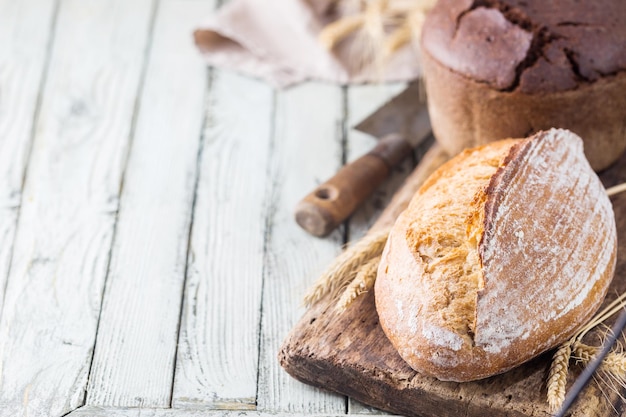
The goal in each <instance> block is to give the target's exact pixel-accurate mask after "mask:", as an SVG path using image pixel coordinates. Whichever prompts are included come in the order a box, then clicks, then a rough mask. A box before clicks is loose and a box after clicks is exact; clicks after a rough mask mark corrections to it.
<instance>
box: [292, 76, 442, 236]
mask: <svg viewBox="0 0 626 417" xmlns="http://www.w3.org/2000/svg"><path fill="white" fill-rule="evenodd" d="M355 129H357V130H359V131H362V132H364V133H367V134H370V135H372V136H374V137H377V138H380V141H379V142H378V144H377V145H376V146H375V147H374V149H372V150H371V151H369V152H368V153H367V154H365V155H363V156H361V157H360V158H358V159H356V160H355V161H353V162H351V163H349V164H347V165H344V166H343V168H341V169H340V170H339V171H338V172H337V173H336V174H335V175H334V176H333V177H332V178H330V179H329V180H327V181H325V182H324V183H323V184H321V185H320V186H318V187H317V188H315V189H314V190H313V191H312V192H311V193H309V194H308V195H307V196H306V197H304V198H303V199H302V200H301V201H300V202H299V203H298V205H297V206H296V209H295V217H296V222H297V223H298V224H299V225H300V227H302V228H303V229H304V230H306V231H307V232H309V233H311V234H312V235H314V236H319V237H323V236H326V235H328V234H329V233H330V232H331V231H333V230H334V229H335V228H336V227H337V226H339V225H340V224H341V223H342V222H343V221H344V220H345V219H347V218H348V217H349V216H350V215H351V214H352V213H353V212H354V210H356V208H357V207H358V206H359V205H360V204H361V203H363V202H364V201H365V200H366V199H367V197H369V196H370V195H371V194H372V193H373V192H374V190H375V189H376V188H377V187H378V186H379V185H380V184H381V183H382V182H383V181H384V180H385V179H386V178H387V177H388V176H389V175H390V174H391V171H392V169H393V167H394V166H396V165H398V164H399V163H400V162H402V160H404V158H406V157H407V156H409V155H410V154H411V152H412V149H413V148H414V147H416V146H417V145H419V144H420V143H422V142H423V141H424V140H425V139H426V138H427V137H428V136H429V135H430V132H431V129H430V119H429V117H428V110H427V108H426V100H425V94H424V93H423V86H422V85H421V83H420V82H418V81H415V82H412V83H411V84H409V86H408V87H407V88H406V89H405V90H404V91H402V92H401V93H400V94H399V95H397V96H395V97H394V98H392V99H391V100H390V101H388V102H387V103H386V104H384V105H383V106H382V107H381V108H379V109H378V110H376V111H375V112H374V113H372V114H371V115H370V116H368V117H367V118H366V119H364V120H363V121H362V122H360V123H359V124H358V125H356V126H355Z"/></svg>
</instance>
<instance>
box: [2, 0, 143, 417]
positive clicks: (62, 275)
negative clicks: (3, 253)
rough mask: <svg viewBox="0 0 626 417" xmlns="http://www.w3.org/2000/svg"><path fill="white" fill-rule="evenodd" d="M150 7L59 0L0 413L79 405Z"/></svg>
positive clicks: (8, 309) (6, 323)
mask: <svg viewBox="0 0 626 417" xmlns="http://www.w3.org/2000/svg"><path fill="white" fill-rule="evenodd" d="M16 3H17V2H16ZM20 4H21V2H20ZM39 4H40V5H42V6H43V5H45V2H44V1H43V0H42V1H41V2H39ZM122 4H124V6H123V7H124V12H123V13H120V8H121V5H122ZM150 7H151V3H150V2H147V1H135V2H131V3H128V2H122V1H117V2H111V3H107V4H104V3H102V2H99V1H85V0H66V1H63V2H61V3H60V7H59V9H58V17H57V21H58V24H56V25H54V31H55V32H54V35H50V36H51V37H50V39H54V43H53V44H52V45H51V48H50V51H51V52H50V54H51V55H50V60H49V65H48V70H47V75H46V82H45V84H44V85H42V88H43V90H42V92H41V94H42V95H41V104H40V110H39V111H38V117H37V121H36V123H37V124H36V126H35V128H34V137H33V145H32V151H31V155H30V160H29V164H28V170H27V171H28V172H27V174H26V176H25V182H24V191H23V197H22V199H21V209H20V216H19V222H18V226H17V232H16V237H15V243H14V249H13V255H12V265H11V270H10V273H9V277H8V283H7V289H6V296H5V304H4V310H3V314H2V318H1V321H0V335H1V337H0V364H1V371H0V372H1V373H2V390H1V394H0V402H1V403H2V404H3V408H2V410H0V414H1V415H7V416H14V415H30V416H38V415H60V414H63V413H66V412H68V411H70V410H72V409H74V408H76V407H77V406H80V405H81V404H82V401H83V395H84V389H85V384H86V380H87V374H88V368H89V363H90V361H91V354H92V349H93V343H94V338H95V325H96V322H97V315H98V311H99V305H100V300H101V294H102V285H103V282H104V277H105V271H106V264H107V262H108V255H109V249H110V241H111V233H112V227H113V222H114V217H115V211H116V207H117V199H118V193H119V184H120V181H121V173H122V167H121V165H122V161H123V160H124V158H125V152H126V149H127V148H126V144H127V142H128V138H129V129H130V124H131V115H132V106H133V103H134V100H135V96H136V90H137V85H138V83H139V79H140V74H141V68H142V65H143V55H142V52H143V50H144V48H145V45H146V43H147V39H148V27H149V22H148V20H149V15H150V14H149V10H150ZM41 10H45V7H44V8H43V9H41ZM39 11H40V10H39V9H38V8H37V7H36V6H34V7H32V8H29V12H32V13H37V12H39ZM27 16H30V15H27ZM96 116H97V117H96Z"/></svg>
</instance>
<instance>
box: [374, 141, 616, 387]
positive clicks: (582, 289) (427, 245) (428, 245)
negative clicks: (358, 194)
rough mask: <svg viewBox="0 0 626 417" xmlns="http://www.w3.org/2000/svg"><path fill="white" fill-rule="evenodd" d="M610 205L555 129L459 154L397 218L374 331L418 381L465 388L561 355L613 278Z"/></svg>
mask: <svg viewBox="0 0 626 417" xmlns="http://www.w3.org/2000/svg"><path fill="white" fill-rule="evenodd" d="M616 239H617V238H616V229H615V219H614V214H613V210H612V207H611V202H610V200H609V198H608V196H607V195H606V193H605V190H604V187H603V186H602V183H601V182H600V180H599V178H598V177H597V176H596V175H595V173H594V172H593V170H592V169H591V167H590V166H589V163H588V162H587V160H586V159H585V156H584V153H583V146H582V141H581V139H580V138H579V137H577V136H576V135H574V134H573V133H571V132H569V131H566V130H562V129H551V130H549V131H545V132H539V133H537V134H536V135H534V136H532V137H531V138H529V139H526V140H506V141H498V142H493V143H490V144H488V145H484V146H482V147H479V148H475V149H471V150H465V151H463V152H461V153H460V154H459V155H457V156H456V157H455V158H453V159H452V160H450V161H449V162H448V163H446V164H444V165H443V166H442V167H441V168H439V169H438V170H437V171H436V172H435V173H434V174H432V175H431V177H430V178H429V179H428V180H427V181H426V182H425V183H424V185H423V186H422V187H421V188H420V190H419V191H418V192H417V193H416V195H415V196H414V197H413V200H412V201H411V203H410V205H409V207H408V208H407V209H406V210H405V211H404V212H403V213H402V214H401V215H400V216H399V217H398V219H397V221H396V223H395V224H394V226H393V228H392V230H391V232H390V234H389V238H388V240H387V244H386V246H385V249H384V251H383V254H382V258H381V262H380V265H379V269H378V276H377V279H376V284H375V294H376V297H375V299H376V310H377V312H378V317H379V320H380V325H381V327H382V328H383V330H384V332H385V334H386V335H387V337H388V338H389V340H390V341H391V343H392V344H393V346H394V347H395V348H396V350H397V351H398V353H399V355H400V356H401V357H402V358H403V359H404V360H405V361H406V362H407V363H408V364H409V365H410V366H411V367H412V368H413V369H415V370H417V371H418V372H421V373H423V374H426V375H430V376H433V377H436V378H438V379H442V380H451V381H457V382H464V381H472V380H476V379H480V378H485V377H488V376H491V375H495V374H497V373H501V372H504V371H506V370H508V369H511V368H513V367H515V366H517V365H519V364H521V363H523V362H526V361H528V360H530V359H531V358H533V357H535V356H537V355H538V354H540V353H542V352H545V351H546V350H547V349H550V348H552V347H554V346H557V345H559V344H560V343H562V342H563V341H564V340H566V339H567V338H569V337H571V335H572V334H573V333H574V332H575V331H576V329H577V328H579V327H580V326H581V325H582V324H584V323H585V322H587V321H588V320H589V318H590V317H591V316H592V315H593V314H594V312H595V310H596V309H597V308H598V307H599V306H600V304H601V303H602V300H603V299H604V296H605V294H606V291H607V288H608V286H609V284H610V282H611V278H612V276H613V272H614V269H615V259H616V250H617V240H616Z"/></svg>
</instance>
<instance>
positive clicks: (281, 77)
mask: <svg viewBox="0 0 626 417" xmlns="http://www.w3.org/2000/svg"><path fill="white" fill-rule="evenodd" d="M334 3H336V1H333V0H231V1H229V2H228V3H227V4H226V5H224V6H223V7H222V8H220V9H219V10H218V11H217V12H216V13H215V14H214V15H213V16H210V17H209V18H208V20H207V21H206V22H205V23H204V24H203V25H202V26H201V27H200V28H198V29H197V30H196V31H195V33H194V37H195V42H196V44H197V46H198V47H199V49H200V50H201V51H202V53H203V56H204V58H205V59H206V61H207V62H208V63H209V64H210V65H215V66H217V67H221V68H227V69H232V70H235V71H238V72H241V73H244V74H248V75H251V76H254V77H257V78H261V79H264V80H266V81H268V82H269V83H271V84H273V85H274V86H277V87H287V86H290V85H292V84H296V83H299V82H302V81H304V80H308V79H313V80H324V81H330V82H335V83H341V84H347V83H364V82H377V81H405V80H412V79H415V78H417V77H418V76H419V75H420V73H421V71H420V66H419V64H418V62H419V59H418V52H417V51H416V50H415V48H414V47H412V46H411V45H409V44H407V45H405V46H403V47H402V48H401V49H399V50H398V51H397V52H395V53H394V54H393V55H392V57H391V58H390V59H389V60H388V61H387V62H386V63H384V65H383V66H381V65H380V64H379V63H378V64H377V63H375V62H368V63H363V62H362V61H363V60H362V59H358V55H359V47H362V46H363V45H359V42H360V40H359V37H358V36H357V35H353V36H350V37H349V38H347V39H346V40H344V41H342V42H341V43H340V44H339V45H338V46H337V47H336V48H335V49H334V50H333V51H332V52H331V51H328V50H326V49H325V48H324V46H323V45H322V44H321V43H320V42H319V41H318V39H317V38H318V34H319V33H320V31H321V30H322V28H323V27H324V25H325V24H327V23H328V22H330V21H332V20H333V19H336V18H337V16H336V13H335V12H334V11H333V10H334V9H335V8H334V7H333V4H334Z"/></svg>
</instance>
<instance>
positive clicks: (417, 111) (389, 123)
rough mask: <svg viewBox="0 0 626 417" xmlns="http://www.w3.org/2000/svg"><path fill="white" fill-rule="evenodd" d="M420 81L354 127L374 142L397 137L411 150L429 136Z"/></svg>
mask: <svg viewBox="0 0 626 417" xmlns="http://www.w3.org/2000/svg"><path fill="white" fill-rule="evenodd" d="M423 88H424V86H423V84H422V83H421V82H420V81H414V82H412V83H410V84H409V86H408V87H407V88H406V89H405V90H404V91H402V92H401V93H400V94H398V95H397V96H395V97H394V98H392V99H391V100H389V101H388V102H387V103H385V104H384V105H383V106H382V107H380V108H379V109H378V110H376V111H375V112H374V113H372V114H371V115H369V116H368V117H367V118H365V119H364V120H362V121H361V122H360V123H359V124H357V125H356V126H354V128H355V129H356V130H359V131H361V132H363V133H367V134H369V135H372V136H374V137H376V138H379V139H380V138H383V137H385V136H387V135H389V134H392V133H393V134H399V135H400V136H402V137H404V138H405V140H406V141H407V142H408V143H409V145H411V147H415V146H417V145H419V144H420V143H422V142H423V141H424V139H426V138H427V137H428V135H429V134H430V132H431V127H430V118H429V117H428V109H427V107H426V94H425V93H424V90H423Z"/></svg>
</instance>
